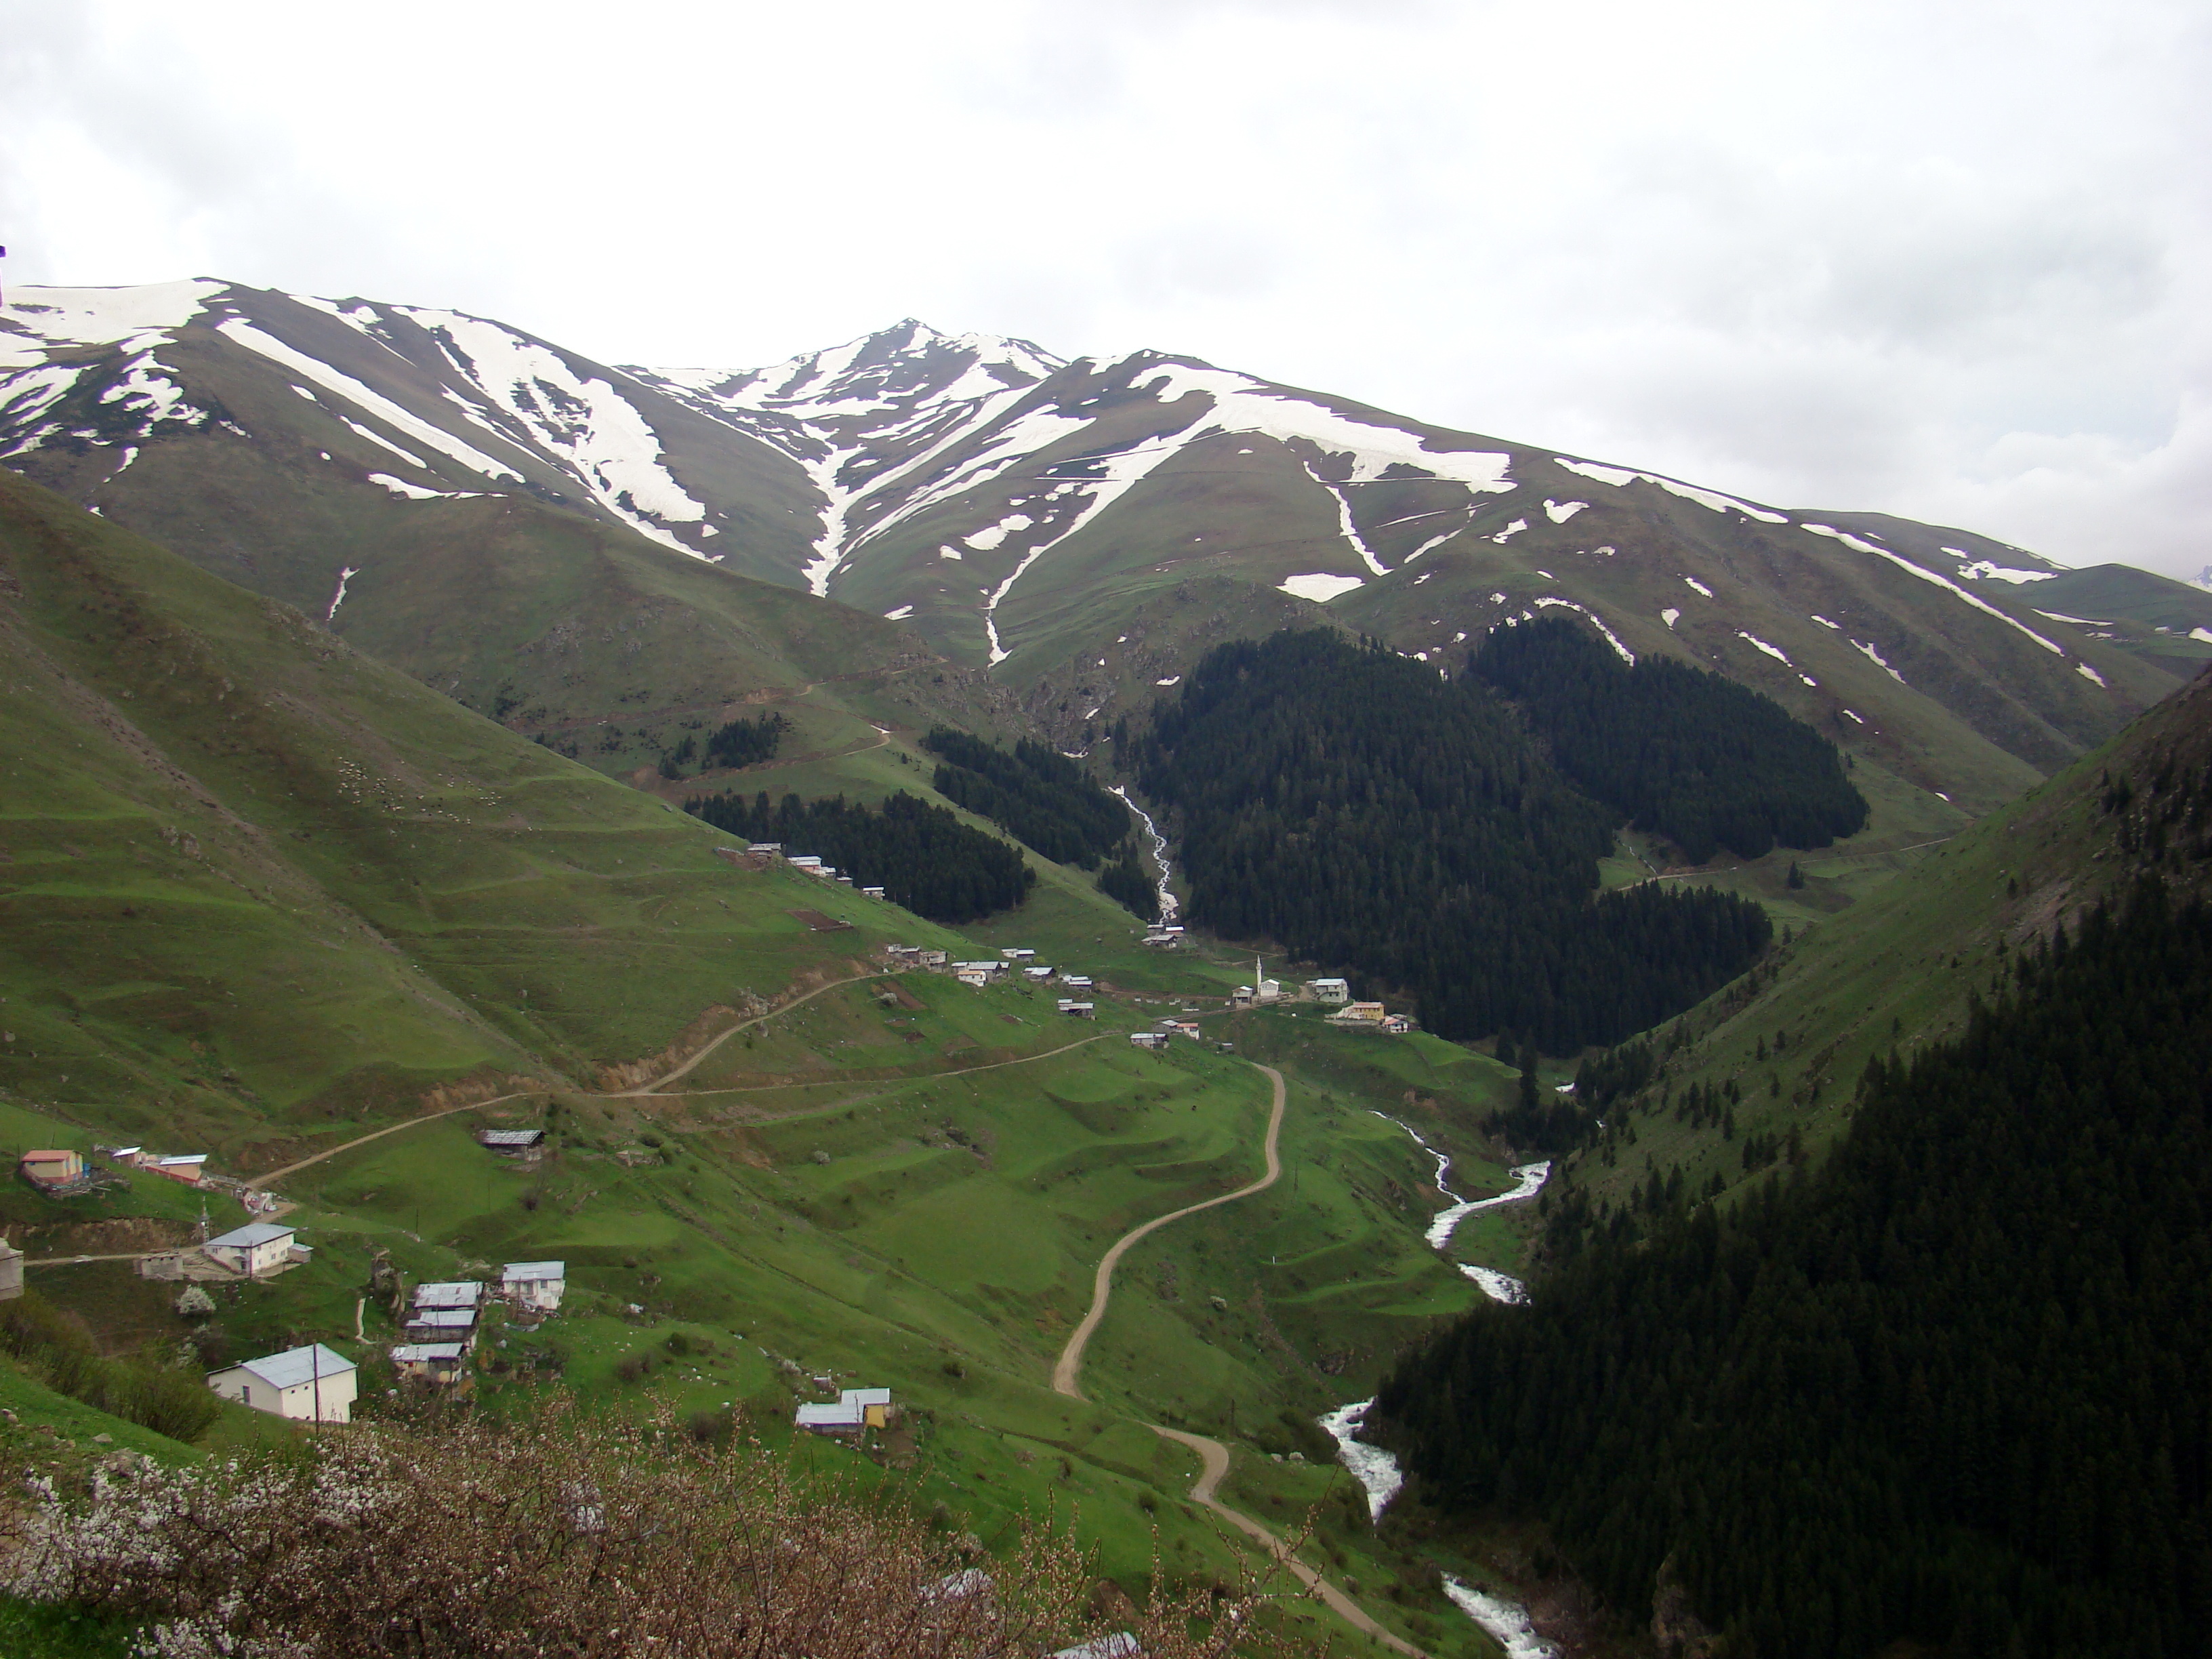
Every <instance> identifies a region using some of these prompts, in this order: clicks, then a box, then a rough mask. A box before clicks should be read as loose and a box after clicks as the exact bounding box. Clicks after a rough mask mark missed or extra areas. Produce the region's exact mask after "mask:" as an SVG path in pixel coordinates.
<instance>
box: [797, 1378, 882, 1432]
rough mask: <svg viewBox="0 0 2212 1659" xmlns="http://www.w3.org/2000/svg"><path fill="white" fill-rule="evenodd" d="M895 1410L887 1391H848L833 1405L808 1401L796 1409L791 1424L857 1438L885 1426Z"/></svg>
mask: <svg viewBox="0 0 2212 1659" xmlns="http://www.w3.org/2000/svg"><path fill="white" fill-rule="evenodd" d="M897 1410H898V1407H896V1406H895V1405H893V1404H892V1403H891V1391H890V1389H846V1390H845V1391H844V1392H843V1393H842V1394H841V1395H838V1397H837V1403H836V1405H834V1406H832V1405H828V1404H820V1405H817V1404H814V1403H812V1402H809V1403H807V1404H805V1405H803V1406H801V1407H799V1409H798V1411H797V1413H794V1415H793V1419H792V1421H793V1424H794V1425H796V1426H798V1427H799V1428H802V1429H806V1430H810V1431H812V1432H813V1433H816V1434H839V1435H844V1434H850V1435H859V1434H861V1433H864V1432H865V1431H867V1430H869V1429H880V1428H885V1427H888V1426H889V1425H890V1420H891V1419H892V1417H893V1416H894V1415H896V1413H897Z"/></svg>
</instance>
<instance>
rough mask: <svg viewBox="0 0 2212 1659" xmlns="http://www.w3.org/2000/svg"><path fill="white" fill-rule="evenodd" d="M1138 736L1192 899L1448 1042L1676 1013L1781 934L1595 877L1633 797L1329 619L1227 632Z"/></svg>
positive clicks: (1630, 1023) (1749, 919)
mask: <svg viewBox="0 0 2212 1659" xmlns="http://www.w3.org/2000/svg"><path fill="white" fill-rule="evenodd" d="M1133 748H1134V750H1135V758H1136V763H1137V769H1138V774H1139V779H1140V781H1141V782H1142V784H1143V787H1144V788H1145V790H1146V793H1148V794H1150V795H1151V796H1152V799H1155V800H1157V801H1159V802H1160V803H1162V804H1163V805H1166V806H1168V807H1170V808H1171V809H1173V811H1175V812H1176V814H1177V816H1178V817H1179V819H1180V828H1181V830H1182V847H1183V858H1184V871H1185V874H1186V876H1187V878H1188V884H1189V891H1190V903H1189V907H1188V908H1189V916H1190V919H1191V920H1192V921H1195V922H1200V923H1203V924H1205V925H1206V926H1207V927H1212V928H1213V929H1214V930H1215V931H1217V932H1218V933H1224V934H1226V935H1228V936H1229V937H1231V938H1243V939H1255V938H1268V939H1276V940H1278V941H1279V942H1280V943H1282V944H1283V945H1285V946H1286V947H1287V948H1289V949H1290V950H1291V951H1294V952H1296V953H1297V955H1298V956H1300V957H1306V958H1309V959H1311V960H1314V961H1319V962H1326V963H1343V964H1346V965H1348V966H1351V967H1353V968H1356V969H1358V971H1359V972H1360V973H1361V974H1362V975H1364V977H1365V978H1366V979H1367V980H1368V981H1370V982H1371V985H1372V987H1374V988H1390V989H1395V990H1397V991H1400V992H1401V993H1410V994H1412V995H1413V998H1414V999H1415V1000H1416V1002H1417V1004H1418V1007H1419V1017H1420V1018H1421V1021H1422V1023H1423V1024H1425V1026H1427V1027H1428V1029H1430V1030H1433V1031H1435V1032H1437V1034H1438V1035H1440V1036H1447V1037H1453V1038H1460V1039H1472V1038H1476V1037H1481V1036H1487V1035H1489V1034H1490V1033H1491V1032H1492V1031H1496V1030H1500V1029H1501V1028H1503V1029H1508V1030H1514V1031H1516V1032H1520V1033H1522V1034H1523V1035H1524V1036H1525V1037H1526V1038H1527V1039H1528V1041H1530V1042H1534V1043H1535V1044H1536V1045H1537V1046H1538V1047H1539V1048H1542V1049H1544V1050H1546V1051H1547V1052H1550V1053H1553V1054H1565V1053H1571V1052H1573V1051H1574V1050H1575V1049H1577V1048H1583V1047H1584V1046H1585V1045H1587V1044H1589V1043H1595V1042H1614V1041H1617V1040H1619V1039H1620V1038H1621V1037H1625V1036H1628V1035H1630V1034H1631V1033H1632V1032H1635V1031H1638V1030H1644V1028H1646V1027H1647V1026H1650V1025H1652V1024H1656V1023H1657V1022H1658V1021H1660V1020H1662V1019H1665V1018H1668V1017H1669V1016H1671V1015H1673V1014H1674V1013H1678V1012H1680V1011H1681V1010H1682V1009H1684V1008H1686V1007H1688V1006H1690V1005H1691V1004H1692V1003H1694V1002H1696V1001H1697V1000H1699V998H1701V997H1703V996H1704V995H1705V994H1707V993H1708V992H1710V991H1711V990H1712V989H1714V988H1715V987H1717V986H1719V985H1721V984H1723V983H1724V982H1725V981H1728V980H1729V979H1731V978H1733V977H1734V976H1735V975H1737V974H1739V973H1741V972H1742V971H1743V969H1745V968H1746V967H1747V966H1748V965H1749V964H1750V963H1751V962H1752V961H1753V958H1754V957H1756V956H1757V955H1758V953H1759V951H1761V950H1762V949H1763V948H1764V947H1765V945H1766V943H1767V940H1768V939H1769V937H1770V936H1771V927H1770V925H1769V923H1768V921H1767V919H1766V915H1765V912H1764V911H1763V910H1761V909H1760V908H1759V907H1758V906H1757V905H1755V904H1753V903H1750V902H1747V901H1745V900H1742V899H1740V898H1737V897H1735V896H1733V895H1724V894H1719V893H1712V892H1703V891H1697V892H1683V891H1678V890H1668V889H1662V888H1659V887H1656V886H1645V887H1639V888H1636V889H1632V890H1627V891H1624V892H1620V893H1612V894H1606V895H1603V896H1595V897H1594V896H1593V894H1594V890H1595V888H1596V885H1597V878H1598V874H1597V860H1599V859H1600V858H1601V857H1602V856H1603V855H1604V854H1606V853H1607V851H1608V850H1609V849H1610V848H1611V846H1612V842H1613V829H1614V826H1615V825H1616V824H1617V823H1618V822H1619V818H1620V815H1619V813H1618V812H1617V811H1615V810H1614V809H1613V808H1612V807H1610V806H1607V805H1602V804H1601V803H1600V802H1598V801H1595V800H1593V799H1590V798H1589V796H1588V795H1586V794H1584V793H1582V792H1581V791H1579V790H1578V789H1577V788H1576V787H1574V786H1573V785H1572V784H1571V783H1570V782H1569V781H1567V780H1566V779H1565V778H1564V777H1562V776H1560V775H1559V773H1558V771H1556V770H1555V769H1553V767H1552V766H1551V764H1550V763H1548V762H1547V760H1545V758H1544V757H1543V756H1542V755H1541V753H1539V752H1538V750H1537V748H1536V746H1535V744H1534V742H1533V741H1532V740H1531V739H1530V738H1529V736H1528V732H1527V730H1526V728H1525V726H1523V725H1522V721H1521V720H1520V718H1519V716H1518V715H1517V714H1516V712H1515V711H1514V710H1513V709H1512V708H1510V707H1509V706H1508V705H1507V704H1506V703H1505V702H1504V701H1503V700H1502V699H1501V698H1499V697H1498V696H1497V695H1496V694H1495V693H1493V692H1492V690H1490V689H1489V688H1488V686H1486V684H1482V683H1481V682H1480V681H1478V680H1476V679H1474V678H1472V677H1463V678H1461V679H1458V680H1455V681H1446V680H1443V679H1442V678H1439V677H1438V675H1437V671H1436V670H1434V669H1432V668H1431V667H1429V666H1427V665H1425V664H1423V663H1420V662H1417V661H1414V660H1413V659H1410V658H1406V657H1401V656H1399V655H1397V654H1396V653H1394V652H1391V651H1389V650H1386V649H1384V648H1383V647H1380V646H1376V645H1367V646H1362V645H1356V644H1353V643H1351V642H1349V641H1346V640H1344V639H1343V638H1342V637H1340V635H1335V634H1333V633H1329V632H1327V631H1325V630H1320V629H1316V630H1313V631H1310V632H1304V633H1297V632H1285V633H1279V634H1277V635H1273V637H1272V638H1269V639H1267V640H1265V641H1237V642H1233V643H1230V644H1225V645H1222V646H1218V647H1215V649H1213V650H1212V651H1211V652H1209V653H1207V654H1206V657H1205V659H1203V660H1201V661H1200V664H1199V665H1198V666H1197V667H1196V668H1194V670H1193V671H1191V673H1190V675H1189V676H1188V678H1187V680H1186V682H1185V684H1184V685H1183V687H1182V690H1181V692H1180V694H1179V695H1178V696H1176V698H1175V699H1174V700H1173V701H1171V702H1167V703H1165V704H1164V705H1163V706H1162V707H1161V708H1159V710H1158V712H1157V713H1156V714H1155V715H1154V718H1153V720H1152V725H1151V726H1150V727H1149V729H1148V730H1146V732H1144V733H1142V734H1141V736H1139V738H1137V739H1136V741H1135V743H1134V744H1133Z"/></svg>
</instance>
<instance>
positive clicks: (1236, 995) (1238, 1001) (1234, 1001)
mask: <svg viewBox="0 0 2212 1659" xmlns="http://www.w3.org/2000/svg"><path fill="white" fill-rule="evenodd" d="M1254 996H1255V993H1254V991H1253V989H1252V987H1250V986H1249V985H1240V986H1238V987H1237V988H1236V989H1235V990H1234V991H1232V992H1231V993H1230V994H1229V1004H1230V1006H1231V1007H1232V1008H1249V1007H1250V1006H1252V1002H1253V999H1254Z"/></svg>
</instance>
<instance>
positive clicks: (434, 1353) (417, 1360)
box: [392, 1342, 468, 1365]
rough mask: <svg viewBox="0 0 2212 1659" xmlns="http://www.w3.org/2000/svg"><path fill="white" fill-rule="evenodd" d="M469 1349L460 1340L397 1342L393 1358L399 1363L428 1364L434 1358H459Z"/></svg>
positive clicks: (393, 1350)
mask: <svg viewBox="0 0 2212 1659" xmlns="http://www.w3.org/2000/svg"><path fill="white" fill-rule="evenodd" d="M467 1351H468V1350H467V1348H466V1347H465V1345H463V1344H461V1343H459V1342H395V1343H393V1344H392V1363H393V1364H399V1365H427V1364H429V1363H430V1362H431V1361H432V1360H434V1359H459V1358H460V1357H461V1356H462V1355H463V1354H464V1353H465V1352H467Z"/></svg>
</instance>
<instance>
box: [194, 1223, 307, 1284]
mask: <svg viewBox="0 0 2212 1659" xmlns="http://www.w3.org/2000/svg"><path fill="white" fill-rule="evenodd" d="M295 1249H298V1250H300V1251H302V1252H305V1251H306V1249H307V1246H305V1245H304V1244H301V1243H300V1242H299V1237H298V1235H297V1234H295V1232H294V1231H293V1230H292V1229H291V1228H289V1227H284V1226H280V1225H277V1224H276V1222H274V1221H249V1222H247V1223H246V1225H244V1226H243V1227H234V1228H233V1229H231V1231H228V1232H227V1233H222V1234H219V1235H218V1236H216V1237H214V1238H210V1240H208V1241H207V1243H204V1244H203V1245H201V1246H200V1254H201V1255H204V1256H205V1257H207V1259H208V1260H209V1261H213V1262H215V1263H216V1264H217V1265H218V1266H221V1267H228V1268H229V1269H230V1270H231V1272H233V1273H241V1274H243V1275H245V1276H246V1278H248V1279H265V1278H266V1277H268V1276H269V1275H270V1273H275V1272H276V1271H277V1269H279V1268H280V1267H289V1266H290V1265H291V1264H292V1263H293V1262H294V1261H302V1260H304V1259H305V1256H304V1255H294V1254H293V1252H294V1250H295Z"/></svg>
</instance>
